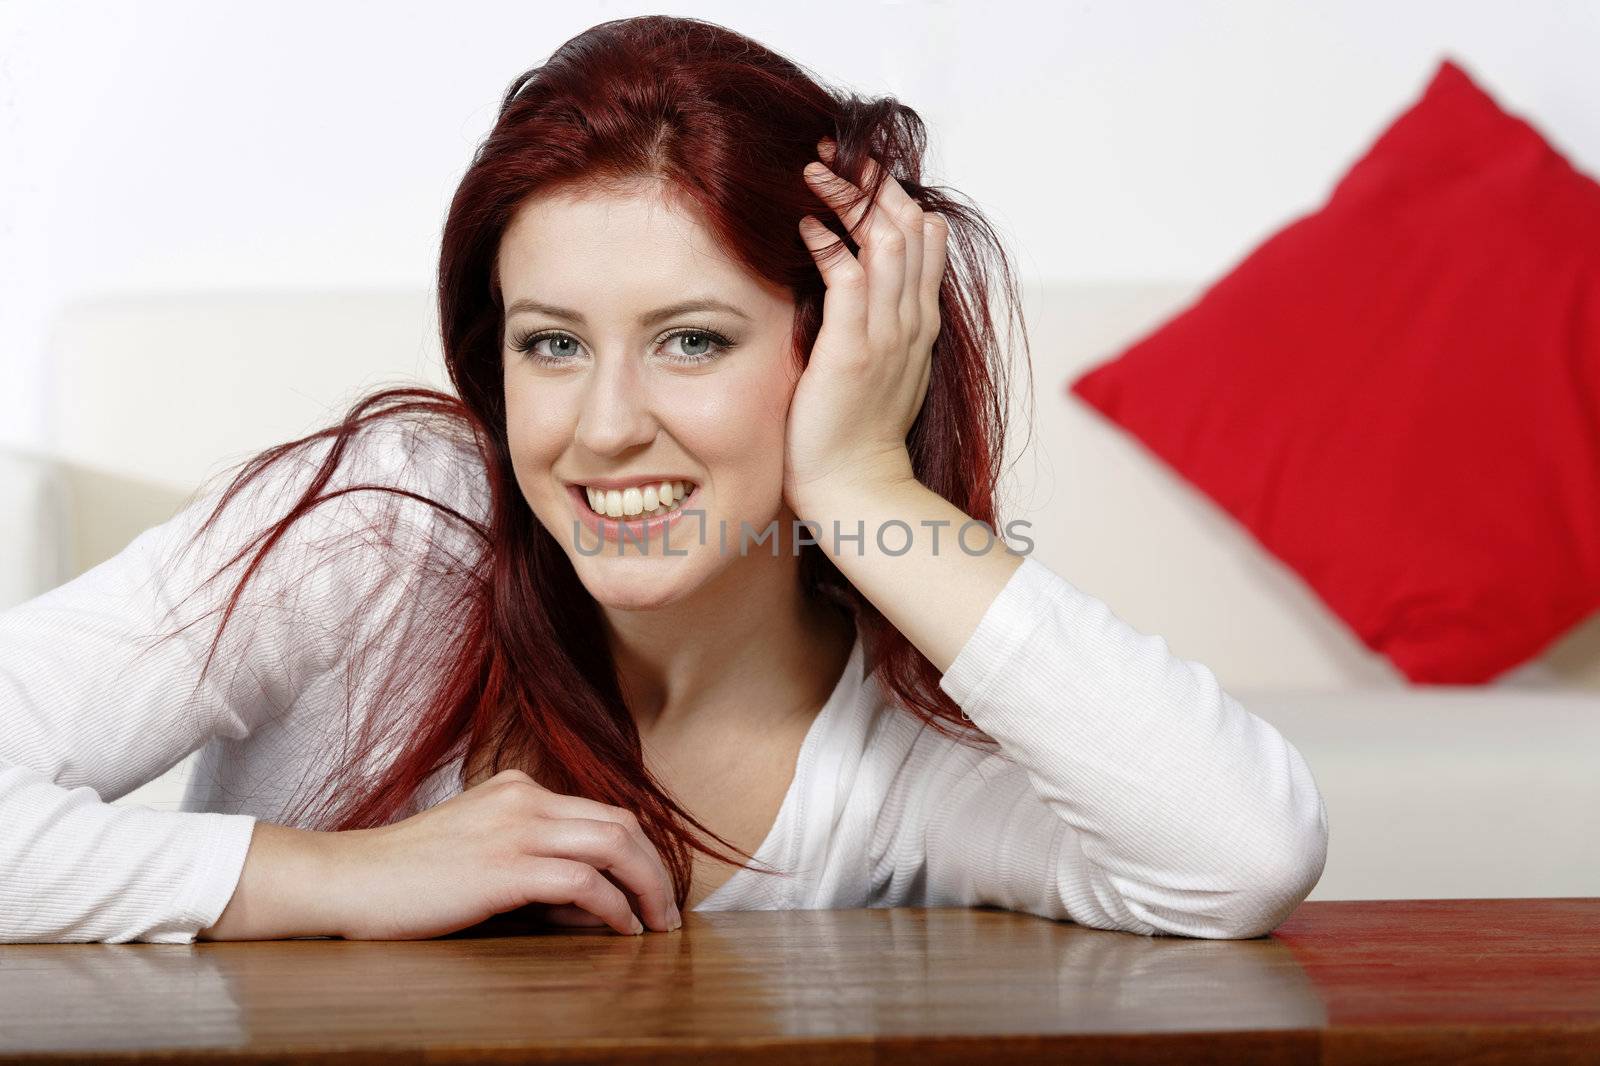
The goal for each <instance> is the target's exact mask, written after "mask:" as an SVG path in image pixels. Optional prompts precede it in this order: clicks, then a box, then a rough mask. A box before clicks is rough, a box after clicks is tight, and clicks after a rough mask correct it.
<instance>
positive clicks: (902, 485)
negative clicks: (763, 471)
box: [791, 448, 931, 528]
mask: <svg viewBox="0 0 1600 1066" xmlns="http://www.w3.org/2000/svg"><path fill="white" fill-rule="evenodd" d="M845 469H846V470H847V471H848V473H840V474H838V475H836V476H832V477H825V478H819V479H817V480H816V481H814V482H812V483H811V484H809V485H807V486H805V487H803V488H800V489H797V490H796V491H795V493H794V499H793V500H792V501H791V504H792V507H793V509H794V512H795V517H796V518H799V519H802V520H804V521H808V522H816V523H818V524H819V525H821V526H823V527H824V528H826V527H827V525H828V523H830V522H832V521H834V520H838V521H841V522H843V521H846V520H849V521H851V522H853V521H854V520H855V519H857V518H860V517H863V516H864V515H866V514H868V513H876V512H879V511H882V510H884V509H885V508H886V507H888V508H891V509H892V507H893V506H894V504H893V501H895V500H899V499H904V498H906V497H907V496H910V495H914V494H916V493H917V492H928V491H931V490H929V489H928V488H927V486H925V485H923V484H922V483H921V482H920V481H918V480H917V476H916V473H915V472H914V471H913V470H912V469H911V456H910V455H909V454H908V453H907V452H906V450H905V449H904V448H901V449H900V450H899V453H898V454H891V455H887V456H883V457H880V458H875V459H870V460H866V461H859V462H852V463H850V464H848V465H847V466H846V468H845Z"/></svg>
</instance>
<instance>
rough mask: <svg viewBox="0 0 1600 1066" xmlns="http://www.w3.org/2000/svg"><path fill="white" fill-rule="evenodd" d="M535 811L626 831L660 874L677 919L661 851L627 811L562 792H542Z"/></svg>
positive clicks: (549, 815)
mask: <svg viewBox="0 0 1600 1066" xmlns="http://www.w3.org/2000/svg"><path fill="white" fill-rule="evenodd" d="M541 800H542V802H541V803H540V806H539V811H540V813H541V814H543V815H544V816H545V817H546V818H554V819H562V818H588V819H595V820H597V821H603V822H615V823H617V824H618V825H620V826H622V827H623V828H624V829H626V830H627V831H628V833H629V835H630V836H632V837H633V839H634V840H635V842H637V843H638V845H639V847H640V848H641V849H643V850H644V851H645V853H646V854H648V855H649V857H650V858H651V859H652V860H653V861H654V863H655V865H656V867H657V868H658V869H659V870H660V872H661V879H662V881H663V882H664V883H665V884H666V886H667V899H668V902H669V904H670V905H671V908H672V913H673V917H674V918H676V917H679V915H678V905H677V901H676V899H675V898H674V896H673V884H672V874H671V872H670V871H669V870H668V869H667V864H666V862H665V861H664V860H663V859H662V858H661V852H659V851H657V850H656V846H655V844H653V843H651V841H650V837H649V836H648V835H646V833H645V831H644V829H643V828H641V827H640V825H639V819H638V818H637V817H635V816H634V815H633V814H632V813H631V812H629V811H625V810H623V809H622V808H620V807H613V806H610V805H609V804H605V803H601V802H600V801H599V800H592V799H588V798H586V797H584V796H569V795H567V794H566V793H562V792H546V793H545V795H544V796H542V797H541Z"/></svg>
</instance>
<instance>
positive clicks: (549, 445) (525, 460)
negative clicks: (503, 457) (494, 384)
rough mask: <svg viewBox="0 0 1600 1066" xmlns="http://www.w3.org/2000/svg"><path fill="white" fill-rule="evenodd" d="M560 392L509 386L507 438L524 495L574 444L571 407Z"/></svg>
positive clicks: (519, 384) (510, 383) (523, 384)
mask: <svg viewBox="0 0 1600 1066" xmlns="http://www.w3.org/2000/svg"><path fill="white" fill-rule="evenodd" d="M560 392H561V390H560V389H552V388H549V387H548V386H546V387H537V386H534V385H532V384H530V383H527V382H519V381H508V382H507V383H506V386H505V400H506V438H507V442H508V443H509V444H510V448H511V463H512V466H513V467H514V468H515V469H516V472H517V476H518V479H519V480H522V481H523V482H524V492H526V491H527V489H528V488H530V487H532V486H533V484H535V483H536V482H537V480H538V475H539V474H541V473H542V474H546V475H548V474H549V471H550V467H551V466H552V465H553V464H554V463H555V462H556V460H557V459H559V458H560V456H561V453H562V452H563V451H564V450H565V449H566V448H567V446H568V445H569V443H570V442H571V440H572V433H573V418H572V406H571V404H569V403H565V402H563V400H562V397H561V396H560ZM530 502H531V501H530Z"/></svg>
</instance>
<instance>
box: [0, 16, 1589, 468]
mask: <svg viewBox="0 0 1600 1066" xmlns="http://www.w3.org/2000/svg"><path fill="white" fill-rule="evenodd" d="M644 11H670V12H673V13H679V14H693V15H698V16H701V17H704V18H709V19H711V20H713V21H718V22H723V23H725V24H727V25H730V26H733V27H734V28H737V29H739V30H741V31H743V32H745V33H748V34H750V35H751V36H754V37H756V38H757V39H759V40H761V41H764V42H766V43H768V44H769V45H772V46H774V47H776V48H778V49H779V50H780V51H783V52H785V53H786V54H788V55H790V56H792V57H794V58H796V59H798V60H799V61H800V62H801V63H803V64H805V65H807V66H809V67H811V68H812V69H814V70H816V71H818V72H819V73H821V74H822V75H823V76H824V77H826V78H829V79H831V80H834V81H838V82H844V83H848V84H850V85H852V86H854V87H856V88H858V89H861V90H865V91H874V92H882V91H888V92H893V93H896V94H897V95H899V96H900V97H901V98H902V99H903V100H905V101H906V102H907V103H910V104H911V105H912V106H914V107H916V108H917V109H918V110H919V111H920V112H921V113H922V114H923V116H924V117H925V118H926V119H927V120H928V122H929V124H930V126H931V129H932V133H933V148H934V153H935V165H934V171H935V175H936V178H937V180H941V181H943V182H946V183H949V184H952V185H954V186H955V187H957V188H959V189H961V190H963V191H964V192H966V193H967V194H968V195H970V196H972V197H973V198H974V199H975V200H976V201H977V202H978V203H979V204H980V205H981V206H983V207H984V208H985V209H987V210H988V211H989V212H990V213H991V215H992V217H993V218H994V219H995V221H996V222H997V223H998V224H999V225H1000V226H1001V227H1002V228H1003V230H1004V231H1005V232H1006V233H1007V234H1008V235H1009V236H1010V237H1011V239H1012V241H1013V246H1014V247H1015V249H1016V250H1017V252H1018V254H1019V258H1020V264H1021V266H1022V267H1023V269H1024V271H1025V273H1026V274H1027V275H1028V276H1029V277H1032V278H1036V279H1064V280H1086V279H1087V280H1093V279H1130V278H1155V279H1201V278H1205V277H1208V276H1210V275H1212V274H1213V273H1215V272H1217V271H1219V270H1221V269H1223V268H1224V267H1225V266H1227V265H1228V263H1229V262H1231V261H1232V260H1233V259H1235V258H1236V257H1238V256H1239V255H1240V254H1242V253H1243V252H1244V251H1246V250H1247V249H1248V248H1249V247H1250V246H1251V245H1252V244H1254V242H1255V241H1257V240H1259V239H1260V238H1261V237H1262V236H1264V235H1265V234H1266V233H1267V232H1269V231H1270V230H1271V229H1272V228H1274V227H1276V226H1277V225H1278V224H1280V223H1281V222H1283V221H1285V220H1286V219H1287V218H1288V217H1290V216H1291V215H1293V214H1295V213H1298V212H1300V211H1303V210H1306V209H1309V208H1311V207H1314V206H1315V205H1316V204H1317V203H1318V202H1319V201H1320V199H1321V198H1322V197H1323V196H1324V195H1325V194H1326V192H1327V190H1328V188H1329V186H1330V184H1331V182H1332V180H1333V179H1334V177H1335V176H1336V174H1337V173H1338V171H1339V170H1340V169H1341V168H1342V167H1343V166H1344V165H1346V164H1347V163H1348V162H1349V161H1350V160H1351V159H1353V158H1354V156H1355V155H1356V154H1357V153H1358V152H1359V151H1360V150H1362V149H1363V148H1364V147H1365V145H1366V144H1367V143H1368V142H1369V141H1370V140H1371V138H1372V137H1373V136H1374V135H1375V134H1376V133H1377V132H1378V130H1379V129H1380V128H1381V127H1382V126H1383V125H1384V124H1385V123H1386V122H1387V121H1388V119H1389V118H1390V117H1391V116H1392V115H1394V114H1395V113H1396V112H1397V111H1398V110H1400V109H1401V108H1402V107H1403V106H1404V105H1405V104H1407V103H1408V102H1409V101H1410V100H1412V99H1413V98H1414V97H1415V95H1416V94H1417V92H1418V91H1419V90H1420V89H1421V87H1422V85H1423V84H1424V83H1425V81H1426V79H1427V77H1428V75H1429V74H1430V73H1431V72H1432V70H1433V67H1434V65H1435V63H1436V61H1437V59H1438V57H1439V56H1440V55H1441V54H1443V53H1446V52H1448V53H1450V54H1452V55H1454V56H1456V57H1457V58H1458V59H1459V60H1460V61H1462V62H1463V63H1464V64H1465V65H1466V66H1467V68H1468V69H1469V70H1470V71H1472V72H1473V73H1474V74H1475V75H1477V76H1478V77H1480V78H1481V79H1482V80H1483V82H1484V83H1485V84H1486V85H1487V86H1488V87H1489V88H1490V89H1491V90H1492V91H1493V92H1495V93H1496V94H1497V95H1498V96H1499V97H1500V99H1501V100H1502V101H1503V102H1504V103H1505V104H1506V105H1507V106H1509V107H1511V108H1512V109H1514V110H1517V111H1519V112H1523V113H1526V114H1527V115H1529V116H1530V117H1532V118H1534V119H1535V120H1536V122H1537V124H1538V125H1539V126H1540V127H1541V128H1542V129H1544V130H1545V131H1546V132H1547V134H1548V135H1549V136H1551V137H1552V139H1553V140H1554V141H1556V142H1557V144H1558V145H1559V146H1561V147H1563V148H1565V149H1566V150H1568V151H1569V152H1570V153H1571V156H1572V157H1573V158H1574V160H1575V161H1576V162H1577V163H1579V165H1580V166H1583V167H1584V168H1585V169H1587V170H1588V171H1590V172H1591V173H1592V172H1595V171H1597V170H1600V109H1596V108H1594V107H1593V106H1592V102H1593V101H1594V100H1596V99H1600V63H1596V62H1594V55H1595V53H1596V51H1597V48H1600V4H1592V3H1586V2H1583V0H1570V2H1556V0H1537V2H1531V3H1524V4H1516V5H1512V4H1506V3H1503V2H1494V0H1471V2H1451V0H1433V2H1426V3H1421V2H1417V3H1395V2H1393V0H1340V2H1338V3H1332V4H1329V3H1316V4H1312V3H1290V2H1286V0H1235V2H1223V0H1205V2H1189V0H1182V2H1180V0H1162V2H1151V0H1146V2H1142V3H1141V2H1077V3H1071V2H1067V3H1062V2H1055V3H1050V4H1043V3H1040V4H1028V3H1020V4H1003V3H994V2H989V0H983V2H967V3H898V4H895V3H884V4H876V5H874V4H862V3H859V2H838V0H818V2H812V3H806V4H781V5H780V4H769V5H750V4H739V3H700V4H667V5H660V6H656V5H650V6H645V5H637V4H621V3H604V4H595V5H592V6H591V7H589V8H587V9H585V8H583V7H581V6H578V5H573V4H570V3H562V4H556V3H547V2H536V0H518V2H515V3H513V2H487V0H479V2H458V3H452V4H448V5H446V4H435V3H387V4H379V3H338V4H330V3H325V2H320V0H319V2H308V0H279V2H275V3H272V4H263V5H259V7H258V8H256V9H254V10H250V9H247V8H245V7H243V6H242V5H240V4H234V3H228V4H216V3H209V2H179V0H159V2H158V0H141V2H140V3H138V4H119V3H111V2H105V3H85V2H82V0H10V2H8V3H3V4H0V123H3V125H0V381H4V383H5V384H4V386H3V387H0V446H3V445H6V444H20V445H22V446H25V447H37V448H43V449H48V447H49V445H50V442H51V427H50V425H48V424H47V423H48V417H47V415H46V414H45V409H44V405H43V403H42V402H41V397H42V395H43V390H44V385H45V381H46V376H47V375H49V374H50V373H51V372H52V368H51V367H50V366H49V365H48V361H47V360H46V359H45V357H44V355H43V352H44V345H45V340H46V335H47V330H48V327H49V323H50V321H51V318H52V316H53V314H54V313H55V311H56V310H57V309H58V308H59V307H60V306H61V305H62V304H63V302H65V301H67V300H69V299H72V298H73V297H75V296H78V295H81V294H86V293H98V292H106V291H113V292H114V291H128V290H137V291H152V290H153V291H164V290H171V289H187V288H195V287H200V288H211V287H224V288H225V287H231V286H240V285H250V286H263V285H264V286H290V287H299V286H311V285H326V286H350V287H358V288H374V287H392V286H415V285H426V284H427V283H428V281H429V279H430V278H431V277H432V273H433V269H434V265H435V262H434V256H435V253H436V238H437V233H438V229H439V226H440V223H441V221H442V218H443V214H444V210H445V206H446V204H447V202H448V199H449V196H450V193H451V191H452V189H453V187H454V184H455V182H456V180H457V179H458V177H459V175H460V173H461V171H462V169H463V167H464V166H465V163H466V161H467V159H468V156H469V155H470V152H471V150H472V148H473V146H474V144H475V143H476V142H477V140H478V138H479V137H481V136H482V134H483V133H484V132H486V131H487V129H488V128H489V126H490V124H491V123H492V121H493V118H494V113H495V105H496V102H497V100H498V97H499V94H500V93H501V92H502V91H503V89H504V88H505V86H506V84H507V83H508V82H509V81H510V80H511V79H512V78H513V77H514V76H515V75H516V74H517V73H519V72H520V71H522V70H523V69H525V68H527V67H529V66H532V65H534V64H536V63H538V62H539V61H541V60H542V59H543V58H544V56H545V55H546V54H548V52H549V51H550V50H551V49H552V48H554V47H555V46H556V45H557V44H559V43H560V42H561V41H563V40H565V39H566V38H567V37H569V36H571V35H572V34H573V33H575V32H578V31H579V30H581V29H583V28H584V27H585V26H587V25H590V24H592V23H594V22H597V21H601V20H602V19H606V18H613V17H620V16H624V15H631V14H637V13H641V12H644ZM177 384H178V383H176V382H175V383H174V385H175V386H176V385H177ZM179 399H180V402H181V393H180V394H179Z"/></svg>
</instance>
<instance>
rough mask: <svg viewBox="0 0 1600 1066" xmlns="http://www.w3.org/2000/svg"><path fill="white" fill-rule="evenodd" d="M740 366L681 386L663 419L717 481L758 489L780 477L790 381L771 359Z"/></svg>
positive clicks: (792, 386) (791, 384)
mask: <svg viewBox="0 0 1600 1066" xmlns="http://www.w3.org/2000/svg"><path fill="white" fill-rule="evenodd" d="M741 370H743V371H744V372H743V373H738V374H727V375H724V376H722V377H721V378H719V379H710V378H708V379H706V380H705V382H704V383H703V387H699V388H693V389H692V390H687V391H688V392H690V393H692V395H682V396H680V397H679V399H680V401H682V402H680V403H678V404H676V405H675V406H674V411H673V414H672V415H671V416H668V418H667V419H665V420H664V421H665V422H666V424H667V425H668V426H670V427H672V431H673V433H674V435H675V436H677V437H678V439H679V441H680V442H682V444H683V446H684V447H685V449H687V450H688V451H689V453H690V454H691V455H692V456H693V457H694V458H695V459H696V460H697V461H698V462H700V463H701V464H703V465H704V466H705V467H706V468H707V470H708V471H710V472H711V473H712V476H713V477H714V478H716V479H717V481H718V482H719V483H723V482H726V483H728V484H729V487H732V486H733V484H734V483H735V482H736V483H737V484H738V486H739V487H740V488H742V489H744V490H747V491H750V490H754V491H758V492H759V491H762V490H763V489H764V487H765V486H766V484H767V483H768V482H771V483H772V484H773V485H777V484H778V483H779V481H781V478H782V473H783V441H784V427H785V425H786V422H787V419H788V411H789V398H790V396H791V395H793V393H794V382H793V380H792V379H791V377H790V376H789V375H788V374H785V373H784V372H783V369H782V366H781V365H780V364H779V362H778V360H777V359H768V360H763V362H762V364H761V365H759V366H748V367H744V368H741Z"/></svg>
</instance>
